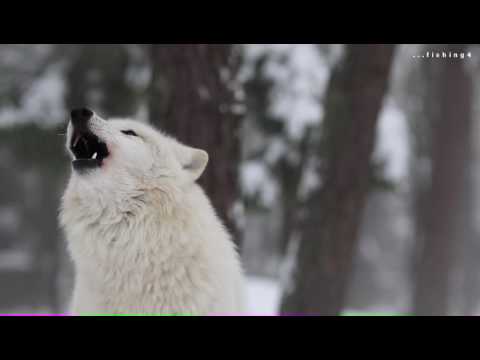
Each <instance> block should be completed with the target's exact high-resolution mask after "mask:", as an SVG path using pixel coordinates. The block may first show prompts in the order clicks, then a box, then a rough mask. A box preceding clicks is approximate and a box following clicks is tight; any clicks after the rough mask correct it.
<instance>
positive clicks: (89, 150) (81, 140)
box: [60, 109, 244, 315]
mask: <svg viewBox="0 0 480 360" xmlns="http://www.w3.org/2000/svg"><path fill="white" fill-rule="evenodd" d="M67 149H68V151H69V153H70V155H71V156H72V160H73V161H72V168H73V169H72V175H71V178H70V181H69V183H68V186H67V189H66V191H65V194H64V196H63V199H62V206H61V211H60V223H61V225H62V227H63V228H64V230H65V234H66V237H67V243H68V248H69V252H70V254H71V256H72V258H73V261H74V264H75V272H76V278H75V286H74V291H73V299H72V309H71V310H72V312H73V313H74V314H85V313H90V314H92V313H96V314H107V313H123V314H133V313H137V314H138V313H141V314H193V315H215V314H227V315H229V314H232V315H233V314H240V313H242V311H243V310H244V278H243V272H242V268H241V264H240V261H239V257H238V254H237V252H236V250H235V247H234V245H233V243H232V241H231V239H230V236H229V234H228V233H227V231H226V230H225V228H224V226H223V225H222V223H221V222H220V220H219V219H218V217H217V216H216V214H215V211H214V209H213V207H212V206H211V204H210V201H209V200H208V198H207V197H206V195H205V194H204V192H203V191H202V189H201V188H200V187H199V186H198V185H197V184H196V183H195V181H196V180H197V179H198V177H199V176H200V175H201V174H202V172H203V171H204V169H205V166H206V164H207V161H208V155H207V153H206V152H205V151H203V150H199V149H194V148H191V147H188V146H186V145H183V144H180V143H179V142H177V141H176V140H175V139H173V138H171V137H169V136H166V135H165V134H162V133H161V132H159V131H156V130H154V129H153V128H151V127H150V126H148V125H146V124H142V123H140V122H136V121H131V120H121V119H111V120H109V121H106V120H104V119H102V118H100V117H99V116H98V115H96V114H95V113H94V112H92V111H91V110H88V109H77V110H73V111H72V113H71V121H70V123H69V125H68V130H67Z"/></svg>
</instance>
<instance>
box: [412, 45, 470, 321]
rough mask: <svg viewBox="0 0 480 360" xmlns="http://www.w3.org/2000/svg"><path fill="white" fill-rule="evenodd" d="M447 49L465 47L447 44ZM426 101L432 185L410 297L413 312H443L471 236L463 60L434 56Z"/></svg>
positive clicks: (467, 91) (467, 79)
mask: <svg viewBox="0 0 480 360" xmlns="http://www.w3.org/2000/svg"><path fill="white" fill-rule="evenodd" d="M447 49H448V50H447V51H452V52H453V51H464V50H465V46H461V45H449V46H448V47H447ZM431 62H436V63H432V64H429V65H431V66H432V67H433V66H436V67H437V69H438V73H437V76H436V77H435V78H434V79H432V80H433V82H432V85H433V86H432V87H431V91H432V93H431V94H429V96H432V97H433V98H432V100H433V101H430V102H429V105H428V104H427V106H431V107H432V108H431V109H430V112H429V114H430V116H431V119H430V120H431V124H432V129H431V131H432V152H431V153H432V172H431V187H430V189H429V193H428V201H427V202H426V206H427V207H426V211H427V213H426V218H425V221H426V223H425V231H424V234H425V238H424V243H423V244H421V252H420V258H419V263H418V265H417V274H416V281H415V287H414V296H413V312H414V314H416V315H447V314H448V313H449V295H450V290H451V286H452V283H451V280H452V272H453V271H452V270H453V267H454V266H455V265H456V264H458V263H459V262H458V260H460V259H461V258H462V256H463V255H462V253H461V249H463V248H464V246H465V244H466V243H467V242H468V241H469V240H468V239H469V238H471V236H472V231H473V230H472V219H471V213H472V211H471V204H470V200H469V199H471V196H472V194H471V186H470V184H469V183H470V176H471V174H470V161H471V143H472V139H471V134H472V117H471V111H472V82H471V78H470V76H469V75H468V73H467V71H466V69H465V61H464V60H460V59H459V58H457V59H435V60H431Z"/></svg>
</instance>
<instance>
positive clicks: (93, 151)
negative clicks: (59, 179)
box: [65, 109, 208, 213]
mask: <svg viewBox="0 0 480 360" xmlns="http://www.w3.org/2000/svg"><path fill="white" fill-rule="evenodd" d="M66 147H67V150H68V152H69V154H70V156H71V159H72V175H71V178H70V182H69V185H68V188H67V191H66V194H65V197H67V198H68V199H69V200H70V201H74V202H76V204H77V205H79V206H80V205H81V206H83V207H85V206H88V205H89V204H96V205H97V206H96V207H97V208H99V211H100V209H101V208H104V207H110V206H117V207H118V208H122V207H124V208H125V207H128V206H127V205H128V204H130V205H131V206H134V204H135V201H133V200H134V199H136V200H139V201H140V202H145V201H146V200H147V198H148V196H149V195H150V196H153V195H155V194H157V195H161V194H163V195H165V197H172V196H173V195H174V194H181V193H182V192H184V191H185V190H186V189H188V188H189V187H190V186H193V184H194V182H195V181H196V180H197V179H198V178H199V177H200V175H201V174H202V173H203V171H204V169H205V167H206V165H207V162H208V155H207V153H206V152H205V151H203V150H200V149H195V148H191V147H188V146H186V145H183V144H181V143H179V142H178V141H176V140H175V139H173V138H171V137H169V136H167V135H165V134H163V133H161V132H159V131H157V130H155V129H154V128H152V127H150V126H148V125H146V124H143V123H140V122H137V121H132V120H124V119H111V120H108V121H107V120H104V119H102V118H101V117H100V116H98V115H97V114H95V113H94V112H93V111H91V110H89V109H76V110H73V111H72V112H71V119H70V122H69V124H68V128H67V143H66ZM68 199H67V200H68ZM160 202H161V201H160ZM126 204H127V205H126ZM98 205H100V207H99V206H98ZM163 205H165V204H163ZM158 206H162V204H161V203H159V204H158ZM125 211H131V209H126V210H125ZM90 213H91V211H90Z"/></svg>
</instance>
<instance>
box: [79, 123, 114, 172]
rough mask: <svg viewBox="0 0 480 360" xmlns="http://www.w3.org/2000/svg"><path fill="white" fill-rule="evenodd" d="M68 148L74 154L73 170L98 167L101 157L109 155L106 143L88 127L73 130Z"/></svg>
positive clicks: (100, 163)
mask: <svg viewBox="0 0 480 360" xmlns="http://www.w3.org/2000/svg"><path fill="white" fill-rule="evenodd" d="M70 150H72V153H73V155H74V156H75V159H74V160H73V161H72V165H73V168H74V169H75V170H84V169H93V168H96V167H100V166H102V161H103V159H105V158H106V157H107V156H108V155H109V152H108V147H107V144H105V143H104V142H102V141H101V140H100V139H99V138H98V136H96V135H95V134H94V133H92V132H91V131H90V130H88V129H82V130H81V131H79V130H77V129H75V130H74V131H73V136H72V140H71V143H70Z"/></svg>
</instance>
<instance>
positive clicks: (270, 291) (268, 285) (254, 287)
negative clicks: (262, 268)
mask: <svg viewBox="0 0 480 360" xmlns="http://www.w3.org/2000/svg"><path fill="white" fill-rule="evenodd" d="M279 301H280V286H279V283H278V281H276V280H273V279H269V278H266V277H259V276H248V278H247V310H248V315H257V316H258V315H277V309H278V305H279Z"/></svg>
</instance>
